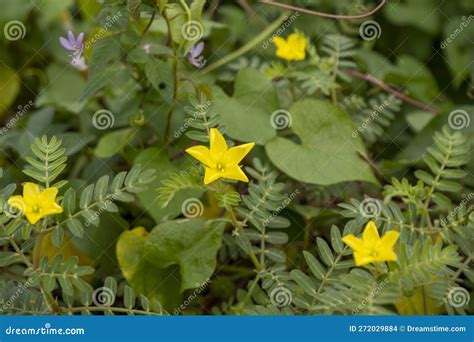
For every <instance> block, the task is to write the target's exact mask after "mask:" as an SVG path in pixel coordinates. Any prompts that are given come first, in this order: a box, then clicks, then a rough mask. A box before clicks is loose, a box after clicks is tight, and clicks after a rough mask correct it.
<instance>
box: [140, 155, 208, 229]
mask: <svg viewBox="0 0 474 342" xmlns="http://www.w3.org/2000/svg"><path fill="white" fill-rule="evenodd" d="M134 164H135V165H137V164H141V165H146V168H147V169H148V168H150V169H153V170H155V171H156V179H155V180H154V181H153V182H151V183H150V184H149V185H148V186H147V187H146V189H145V190H144V191H142V192H140V193H138V194H137V195H138V198H139V199H140V201H141V203H142V204H143V206H144V207H145V209H147V211H148V212H149V214H150V215H151V216H152V217H153V218H154V220H155V222H156V223H160V222H161V221H162V220H164V219H166V218H175V217H177V216H179V215H181V214H182V209H181V207H182V205H183V202H184V201H185V200H186V199H188V198H193V197H194V198H199V197H201V195H202V193H203V191H202V190H200V189H192V190H184V191H180V192H178V193H177V194H176V196H174V198H173V199H172V200H171V201H170V203H169V204H168V205H167V206H166V207H165V208H160V205H159V203H158V202H157V197H158V191H157V189H158V188H159V187H161V186H163V184H162V183H161V182H162V181H163V180H165V179H168V178H169V175H170V173H175V172H178V171H179V170H180V169H185V168H186V167H185V166H183V165H181V166H180V167H177V166H175V165H174V164H172V163H171V162H170V161H169V159H168V155H167V153H166V152H165V151H163V150H161V149H159V148H148V149H146V150H144V151H142V152H141V153H140V154H139V155H138V156H137V158H136V159H135V161H134Z"/></svg>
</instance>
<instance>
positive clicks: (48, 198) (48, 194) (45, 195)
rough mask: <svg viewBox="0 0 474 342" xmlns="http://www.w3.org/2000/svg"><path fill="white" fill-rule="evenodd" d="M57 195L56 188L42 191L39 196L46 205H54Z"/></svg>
mask: <svg viewBox="0 0 474 342" xmlns="http://www.w3.org/2000/svg"><path fill="white" fill-rule="evenodd" d="M57 194H58V188H48V189H45V190H44V191H42V192H41V193H40V194H39V196H40V197H41V199H42V200H44V201H45V202H46V203H49V202H51V203H54V202H55V201H56V195H57Z"/></svg>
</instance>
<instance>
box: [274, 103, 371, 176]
mask: <svg viewBox="0 0 474 342" xmlns="http://www.w3.org/2000/svg"><path fill="white" fill-rule="evenodd" d="M289 113H290V115H291V119H292V125H291V129H292V131H293V132H294V133H295V134H296V135H297V136H298V138H299V139H300V141H301V143H300V144H297V143H295V142H294V141H292V140H290V139H286V138H282V137H276V138H274V139H273V140H271V141H269V142H268V143H267V144H266V145H265V149H266V151H267V154H268V156H269V158H270V160H271V161H272V162H273V164H275V165H276V166H277V167H278V168H279V169H280V170H282V171H283V172H285V173H286V174H288V175H289V176H291V177H293V178H295V179H297V180H299V181H302V182H306V183H312V184H323V185H328V184H334V183H339V182H343V181H354V180H361V181H367V182H372V183H377V181H376V179H375V177H374V176H373V174H372V171H371V170H370V166H369V165H368V164H367V163H366V162H365V161H364V160H363V159H362V157H361V156H360V154H362V155H365V151H364V147H363V144H362V141H361V140H360V139H359V137H358V136H356V137H355V138H353V136H352V133H353V131H354V129H355V128H354V127H353V125H352V122H351V119H350V118H349V116H348V115H347V114H346V113H345V112H343V111H342V110H340V109H339V108H337V107H335V106H334V105H332V104H331V103H329V102H326V101H320V100H303V101H300V102H297V103H295V104H294V105H293V106H292V107H291V108H290V110H289Z"/></svg>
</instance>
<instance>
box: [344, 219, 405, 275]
mask: <svg viewBox="0 0 474 342" xmlns="http://www.w3.org/2000/svg"><path fill="white" fill-rule="evenodd" d="M399 236H400V234H399V233H398V232H396V231H394V230H391V231H389V232H387V233H386V234H385V235H384V236H383V237H382V238H380V236H379V232H378V230H377V227H376V226H375V223H374V222H372V221H369V222H368V223H367V225H366V226H365V229H364V232H363V233H362V239H359V238H357V237H355V236H354V235H353V234H350V235H346V236H344V237H343V238H342V241H343V242H344V243H345V244H346V245H348V246H349V247H350V248H352V250H353V251H354V260H355V264H356V266H363V265H366V264H370V263H373V262H384V261H397V255H396V254H395V252H394V251H393V250H392V249H393V246H394V245H395V243H396V242H397V240H398V237H399Z"/></svg>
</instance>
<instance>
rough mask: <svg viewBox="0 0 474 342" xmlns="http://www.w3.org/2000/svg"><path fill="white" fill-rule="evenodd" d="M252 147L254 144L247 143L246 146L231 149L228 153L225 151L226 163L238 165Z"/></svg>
mask: <svg viewBox="0 0 474 342" xmlns="http://www.w3.org/2000/svg"><path fill="white" fill-rule="evenodd" d="M254 146H255V143H248V144H243V145H239V146H234V147H231V148H230V149H229V151H227V155H226V161H227V163H232V164H234V165H238V164H239V163H240V162H241V161H242V159H244V157H245V156H246V155H247V154H248V153H249V152H250V150H251V149H252V148H253V147H254ZM227 163H226V164H227Z"/></svg>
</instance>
